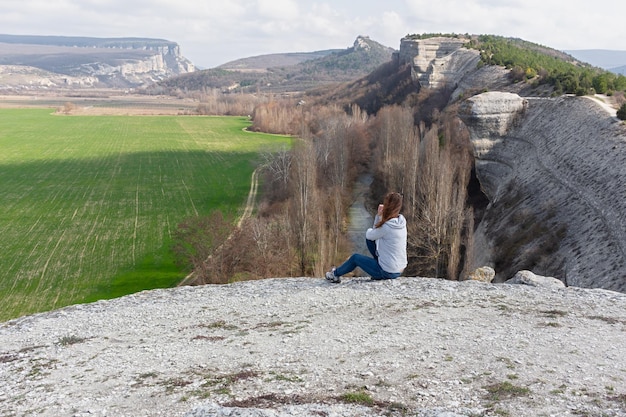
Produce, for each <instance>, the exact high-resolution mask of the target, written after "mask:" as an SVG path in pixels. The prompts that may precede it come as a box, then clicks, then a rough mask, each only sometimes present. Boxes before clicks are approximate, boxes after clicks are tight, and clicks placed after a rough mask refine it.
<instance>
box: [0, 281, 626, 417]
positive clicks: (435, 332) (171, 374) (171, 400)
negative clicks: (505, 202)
mask: <svg viewBox="0 0 626 417" xmlns="http://www.w3.org/2000/svg"><path fill="white" fill-rule="evenodd" d="M625 330H626V295H624V294H619V293H614V292H610V291H603V290H581V289H577V288H562V289H558V290H557V289H553V290H551V289H546V288H541V289H540V288H534V287H527V286H523V285H511V284H501V285H493V284H481V283H478V282H475V281H468V282H462V283H459V282H451V281H444V280H437V279H427V278H399V279H397V280H391V281H370V280H369V279H359V278H356V279H350V280H345V281H344V282H343V283H342V284H330V283H328V282H327V281H326V280H323V279H311V278H292V279H270V280H262V281H249V282H240V283H235V284H230V285H219V286H218V285H214V286H203V287H180V288H177V289H170V290H155V291H150V292H143V293H140V294H135V295H131V296H127V297H123V298H120V299H116V300H110V301H101V302H97V303H94V304H88V305H79V306H74V307H69V308H65V309H62V310H59V311H55V312H50V313H44V314H39V315H35V316H30V317H23V318H20V319H17V320H13V321H10V322H7V323H5V324H2V325H0V346H1V348H0V387H1V388H0V407H1V408H2V410H3V412H4V415H9V416H10V415H20V416H21V415H34V414H36V415H38V416H42V417H45V416H54V417H56V416H60V415H72V416H87V415H112V416H123V415H125V416H133V417H141V416H146V417H147V416H150V417H154V416H168V417H171V416H181V417H182V416H183V415H184V416H186V417H209V416H211V417H218V416H240V417H270V416H272V417H277V416H293V415H298V416H310V417H313V416H320V415H329V416H356V415H359V416H370V417H373V416H381V415H387V416H406V415H412V416H423V417H450V416H455V417H470V416H471V417H478V416H482V417H488V416H496V415H510V416H516V417H535V416H539V415H546V416H547V415H552V416H557V415H558V416H559V417H574V416H581V415H595V416H599V415H602V416H606V417H618V416H619V417H624V416H626V401H625V399H626V388H625V387H626V355H623V352H622V347H623V346H624V345H625V344H626V331H625Z"/></svg>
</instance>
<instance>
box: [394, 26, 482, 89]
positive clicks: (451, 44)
mask: <svg viewBox="0 0 626 417" xmlns="http://www.w3.org/2000/svg"><path fill="white" fill-rule="evenodd" d="M465 42H466V40H465V39H454V38H430V39H411V38H404V39H402V40H401V41H400V52H399V61H400V63H401V64H407V63H410V64H411V68H412V70H411V73H412V76H413V78H414V79H415V80H416V81H417V82H418V83H419V84H420V85H421V86H422V87H429V88H438V87H442V86H444V84H445V85H452V86H456V85H457V84H458V83H459V82H460V80H461V79H462V78H463V77H464V76H465V75H467V74H468V73H470V72H472V71H474V70H475V69H476V66H477V65H478V62H479V61H480V56H479V52H478V51H476V50H472V49H466V48H464V47H463V45H464V44H465Z"/></svg>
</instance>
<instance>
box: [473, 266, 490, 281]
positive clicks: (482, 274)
mask: <svg viewBox="0 0 626 417" xmlns="http://www.w3.org/2000/svg"><path fill="white" fill-rule="evenodd" d="M495 276H496V271H495V270H494V269H493V268H492V267H490V266H481V267H480V268H477V269H476V270H475V271H474V272H472V273H471V274H469V275H468V276H467V279H470V280H473V281H481V282H491V281H493V279H494V278H495Z"/></svg>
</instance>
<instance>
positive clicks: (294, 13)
mask: <svg viewBox="0 0 626 417" xmlns="http://www.w3.org/2000/svg"><path fill="white" fill-rule="evenodd" d="M257 9H258V12H259V16H260V17H263V18H267V19H277V20H290V19H297V18H298V17H299V15H300V11H299V8H298V4H297V3H296V2H295V1H293V0H258V1H257Z"/></svg>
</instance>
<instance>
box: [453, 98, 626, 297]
mask: <svg viewBox="0 0 626 417" xmlns="http://www.w3.org/2000/svg"><path fill="white" fill-rule="evenodd" d="M522 110H523V111H522ZM460 115H461V117H462V118H463V120H464V121H465V123H466V124H467V126H468V127H469V129H470V132H471V141H472V144H473V145H474V155H475V157H476V170H477V176H478V178H479V179H480V182H481V186H482V188H483V190H484V191H485V193H486V195H487V196H488V198H489V200H490V204H489V206H488V207H487V210H486V212H485V215H484V217H483V220H482V222H481V223H480V225H479V227H478V230H477V232H476V242H479V243H480V244H477V245H476V246H477V247H476V250H475V253H476V254H478V256H479V258H477V259H476V260H475V262H476V264H478V265H485V264H487V265H490V264H494V262H497V261H498V259H500V260H501V261H506V262H507V263H508V267H507V268H504V269H503V268H496V273H497V276H496V280H495V281H496V282H503V281H506V280H508V279H510V278H511V277H512V276H513V275H514V274H515V273H516V272H517V271H519V270H524V269H528V270H530V269H532V270H534V271H535V272H536V273H538V274H541V275H548V276H555V277H556V278H558V279H559V280H561V281H563V282H565V283H566V285H573V286H579V287H586V288H604V289H610V290H615V291H626V217H625V216H624V214H625V213H626V198H624V197H625V196H626V128H625V127H624V126H623V125H622V124H621V123H620V122H619V121H618V120H617V119H616V118H615V117H614V116H612V115H611V114H610V113H609V112H607V111H606V110H605V109H604V108H603V107H602V106H600V105H598V104H597V103H595V102H594V101H592V100H589V99H587V98H584V97H560V98H555V99H547V98H526V99H522V98H520V97H515V96H514V95H510V94H504V93H485V94H481V95H479V96H476V97H472V98H471V99H469V100H467V102H466V104H464V105H463V106H462V107H461V113H460Z"/></svg>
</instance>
